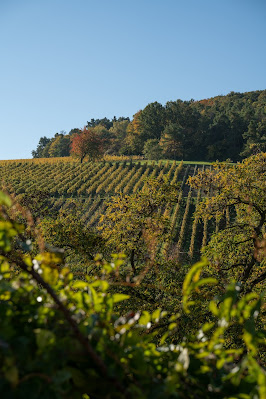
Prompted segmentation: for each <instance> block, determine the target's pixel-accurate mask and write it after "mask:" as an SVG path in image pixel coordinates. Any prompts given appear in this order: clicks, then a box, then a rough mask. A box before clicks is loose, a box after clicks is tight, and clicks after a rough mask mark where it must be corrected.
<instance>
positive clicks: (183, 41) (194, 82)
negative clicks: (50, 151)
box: [0, 0, 266, 159]
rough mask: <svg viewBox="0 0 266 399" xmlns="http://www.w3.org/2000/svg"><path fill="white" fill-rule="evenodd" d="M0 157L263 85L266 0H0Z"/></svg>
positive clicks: (28, 153) (26, 155) (26, 152)
mask: <svg viewBox="0 0 266 399" xmlns="http://www.w3.org/2000/svg"><path fill="white" fill-rule="evenodd" d="M0 37H1V40H0V57H1V62H0V136H1V141H0V159H19V158H30V157H31V151H32V150H33V149H35V148H36V146H37V144H38V141H39V139H40V137H41V136H47V137H52V136H53V135H54V134H55V133H56V132H60V131H61V130H66V131H67V132H68V131H69V130H70V129H71V128H74V127H83V126H84V125H85V124H86V122H87V120H90V119H91V118H102V117H104V116H107V117H109V118H112V117H113V116H114V115H116V116H117V117H118V116H129V117H130V118H131V117H132V116H133V114H134V113H136V112H137V111H138V110H139V109H142V108H144V107H145V106H146V105H147V104H148V103H150V102H153V101H158V102H160V103H162V104H165V103H166V102H167V101H169V100H176V99H182V100H189V99H191V98H194V99H195V100H199V99H203V98H209V97H214V96H216V95H219V94H227V93H229V92H230V91H239V92H245V91H252V90H263V89H266V1H265V0H182V1H181V0H160V1H159V0H134V1H133V0H131V1H130V0H97V1H96V0H0Z"/></svg>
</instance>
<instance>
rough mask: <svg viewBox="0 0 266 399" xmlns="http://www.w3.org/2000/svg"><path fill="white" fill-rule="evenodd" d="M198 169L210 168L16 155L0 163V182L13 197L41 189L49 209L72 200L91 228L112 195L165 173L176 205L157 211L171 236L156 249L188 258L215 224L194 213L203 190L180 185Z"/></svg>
mask: <svg viewBox="0 0 266 399" xmlns="http://www.w3.org/2000/svg"><path fill="white" fill-rule="evenodd" d="M204 168H205V169H206V168H211V164H208V163H195V162H193V163H188V162H186V163H183V162H176V161H159V162H146V161H144V160H139V161H136V160H130V161H129V160H126V159H125V160H124V161H121V160H120V161H113V162H111V161H104V162H103V161H99V162H95V163H82V164H81V163H79V162H78V161H75V160H74V161H73V160H71V158H70V159H69V158H63V159H49V160H43V159H42V160H37V159H35V160H25V161H23V160H17V161H2V162H1V163H0V181H1V182H2V186H3V187H6V188H7V189H8V191H10V192H14V193H15V194H16V195H17V196H18V197H21V196H23V195H25V194H29V195H32V194H33V195H34V193H36V192H38V193H43V194H45V195H46V196H48V201H49V206H48V208H49V213H50V214H56V213H58V212H59V210H60V209H65V210H67V209H68V208H69V207H71V206H73V203H74V204H75V205H76V206H77V207H78V209H79V210H80V211H81V213H82V222H83V223H84V225H86V226H87V227H88V228H92V229H93V228H96V226H97V223H98V221H99V218H100V216H101V214H104V212H105V209H106V206H107V203H108V201H109V200H110V198H111V197H112V196H113V195H117V194H119V193H121V194H131V193H135V192H136V191H138V190H142V189H143V185H144V183H145V180H146V179H147V178H161V177H162V176H164V177H167V178H168V179H169V182H170V183H173V184H174V183H175V184H176V183H178V184H179V186H180V188H179V194H178V198H177V200H176V204H175V205H174V206H171V207H170V206H167V207H166V208H165V209H164V210H163V212H164V214H165V215H168V217H169V219H170V226H171V227H170V228H171V240H170V241H169V242H167V243H165V244H164V246H163V248H162V249H164V250H166V249H167V251H168V253H169V254H170V255H173V256H176V257H179V258H183V259H185V260H190V259H193V258H198V254H199V252H200V249H201V247H202V246H204V245H206V243H207V240H208V237H209V235H210V233H211V232H212V231H213V230H214V229H216V230H217V229H218V228H219V226H214V225H213V223H212V224H210V223H209V222H208V220H203V221H201V220H199V218H198V217H195V210H196V208H197V204H198V203H199V201H200V199H201V196H202V195H203V194H202V193H201V192H200V191H194V190H191V189H190V187H189V186H188V185H187V184H186V182H187V178H188V177H189V176H191V175H194V174H195V173H197V171H198V170H200V169H201V170H202V169H204ZM204 195H208V193H207V194H206V193H205V194H204Z"/></svg>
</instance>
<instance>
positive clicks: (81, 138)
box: [71, 126, 103, 163]
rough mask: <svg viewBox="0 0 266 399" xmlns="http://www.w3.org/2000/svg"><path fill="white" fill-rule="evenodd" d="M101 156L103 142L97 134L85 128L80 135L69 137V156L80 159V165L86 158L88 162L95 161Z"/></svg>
mask: <svg viewBox="0 0 266 399" xmlns="http://www.w3.org/2000/svg"><path fill="white" fill-rule="evenodd" d="M102 154H103V141H102V139H101V138H100V137H99V135H97V133H96V132H95V131H94V130H93V129H91V128H87V127H86V126H85V127H84V128H83V130H82V131H81V133H76V134H74V135H73V136H72V137H71V155H73V156H77V157H78V158H80V162H81V163H82V162H83V160H84V158H85V157H86V156H87V157H88V159H89V160H91V161H92V160H95V159H97V158H99V157H100V156H101V155H102Z"/></svg>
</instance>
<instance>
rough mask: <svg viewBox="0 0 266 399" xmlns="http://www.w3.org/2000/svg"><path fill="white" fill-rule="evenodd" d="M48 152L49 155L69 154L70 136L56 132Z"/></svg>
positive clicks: (61, 155) (65, 155)
mask: <svg viewBox="0 0 266 399" xmlns="http://www.w3.org/2000/svg"><path fill="white" fill-rule="evenodd" d="M48 153H49V156H50V157H68V156H69V155H70V137H69V136H68V135H67V136H64V135H63V134H58V133H56V135H55V137H54V138H53V139H52V142H51V144H50V146H49V150H48Z"/></svg>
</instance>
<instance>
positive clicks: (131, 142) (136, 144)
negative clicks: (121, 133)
mask: <svg viewBox="0 0 266 399" xmlns="http://www.w3.org/2000/svg"><path fill="white" fill-rule="evenodd" d="M141 113H142V111H141V110H140V111H138V112H137V113H136V114H135V115H134V116H133V120H132V121H131V122H130V123H129V124H128V126H127V136H126V138H125V141H124V147H123V148H122V151H121V152H122V153H123V154H130V155H131V154H141V153H142V150H143V145H144V140H143V138H142V137H141V135H140V116H141Z"/></svg>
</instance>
